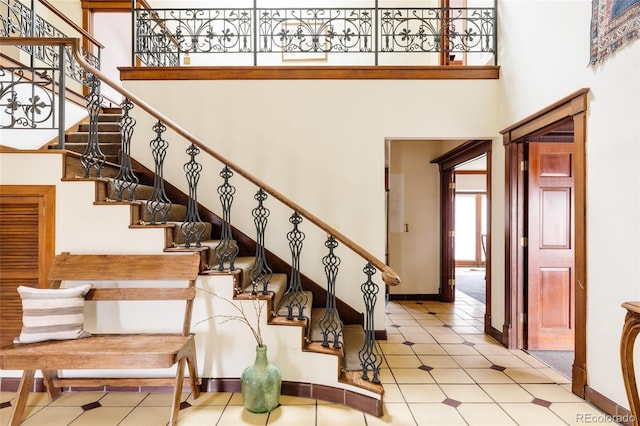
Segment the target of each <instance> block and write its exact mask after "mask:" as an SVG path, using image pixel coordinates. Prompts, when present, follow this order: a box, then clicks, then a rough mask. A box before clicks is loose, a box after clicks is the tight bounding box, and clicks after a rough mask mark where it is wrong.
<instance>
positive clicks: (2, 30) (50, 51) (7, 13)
mask: <svg viewBox="0 0 640 426" xmlns="http://www.w3.org/2000/svg"><path fill="white" fill-rule="evenodd" d="M38 4H39V5H42V6H44V7H45V8H47V9H49V10H50V11H51V12H53V13H54V14H56V15H58V16H60V17H61V19H63V21H65V23H66V25H68V26H70V27H71V31H73V32H74V33H79V34H80V35H81V36H82V37H83V38H84V39H85V40H86V41H87V43H88V44H90V45H91V48H90V49H88V48H85V47H83V48H82V56H83V57H84V59H85V60H86V61H87V62H88V63H89V64H91V66H93V67H94V68H97V69H100V51H101V49H102V47H103V46H102V45H101V44H100V43H99V42H98V41H97V40H95V39H94V38H93V37H91V36H90V35H89V34H87V33H86V32H85V31H84V30H82V28H80V27H78V26H77V25H76V24H75V23H73V22H72V21H71V20H69V19H66V17H64V15H62V14H61V13H60V12H58V11H57V9H55V8H53V7H52V6H50V5H49V3H48V2H46V1H42V0H40V1H36V0H31V2H30V6H29V5H27V4H25V3H23V2H21V1H19V0H0V37H36V38H67V37H70V36H74V35H75V34H65V33H64V32H62V30H60V29H58V28H57V27H56V26H55V25H53V24H52V23H50V22H49V21H47V20H45V19H44V18H42V16H40V15H39V14H37V13H36V6H37V5H38ZM17 47H18V48H19V49H20V50H23V51H24V52H27V53H28V54H29V56H30V58H31V59H32V61H31V66H35V61H39V62H40V63H42V64H44V65H46V66H48V67H53V68H56V67H58V65H59V61H60V60H59V56H60V52H59V51H58V49H57V47H56V46H52V45H41V46H37V45H17ZM64 55H65V61H64V64H65V68H64V70H65V74H66V75H67V76H68V77H69V78H71V79H72V80H75V81H77V82H79V83H82V84H84V83H85V81H86V80H87V77H86V75H85V70H84V68H82V67H80V66H78V63H77V62H76V60H75V59H74V58H73V53H72V52H71V48H70V47H68V46H66V47H65V49H64Z"/></svg>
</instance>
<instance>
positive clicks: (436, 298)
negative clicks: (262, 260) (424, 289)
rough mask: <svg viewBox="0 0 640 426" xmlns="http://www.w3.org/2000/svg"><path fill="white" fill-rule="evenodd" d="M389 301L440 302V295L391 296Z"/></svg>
mask: <svg viewBox="0 0 640 426" xmlns="http://www.w3.org/2000/svg"><path fill="white" fill-rule="evenodd" d="M389 300H401V301H402V300H427V301H435V302H438V301H439V300H440V295H439V294H389Z"/></svg>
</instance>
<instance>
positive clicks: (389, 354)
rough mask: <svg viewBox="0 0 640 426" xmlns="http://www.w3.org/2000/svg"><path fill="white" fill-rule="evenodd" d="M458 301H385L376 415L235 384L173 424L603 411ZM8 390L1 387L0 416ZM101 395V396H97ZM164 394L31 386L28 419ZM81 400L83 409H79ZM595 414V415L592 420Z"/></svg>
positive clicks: (82, 414) (349, 425) (127, 414)
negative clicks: (253, 407) (488, 329)
mask: <svg viewBox="0 0 640 426" xmlns="http://www.w3.org/2000/svg"><path fill="white" fill-rule="evenodd" d="M456 298H457V300H456V302H455V304H448V303H439V302H416V301H403V302H390V303H389V304H388V305H387V309H386V324H385V326H386V329H387V332H388V340H387V341H380V342H379V345H380V348H381V350H382V353H383V355H384V362H383V369H382V371H381V376H380V377H381V381H382V382H383V384H384V387H385V396H384V411H385V415H384V417H382V418H377V417H374V416H370V415H368V414H363V413H362V412H360V411H357V410H352V409H350V408H346V407H344V406H342V405H336V404H329V403H326V402H323V401H320V400H314V399H306V398H296V397H289V396H282V397H281V400H280V402H281V405H280V406H279V407H278V408H277V409H275V410H274V411H272V412H271V413H268V414H252V413H250V412H248V411H246V410H244V409H243V407H242V396H241V395H240V394H236V393H233V394H232V393H205V394H202V395H201V397H200V398H198V399H197V400H193V399H192V398H191V397H189V398H188V399H187V402H188V403H189V404H190V406H188V407H187V408H184V409H183V410H181V412H180V418H179V422H178V423H179V425H198V426H213V425H217V426H237V425H294V426H307V425H317V426H324V425H330V426H340V425H345V426H361V425H368V426H373V425H394V426H410V425H435V426H444V425H491V426H498V425H534V426H551V425H567V424H569V425H579V424H584V423H589V421H587V420H588V419H589V420H590V421H591V422H593V421H597V423H599V424H615V423H611V422H610V423H607V420H608V417H607V416H605V415H604V414H603V413H602V412H600V411H599V410H598V409H596V408H594V407H593V406H591V405H590V404H588V403H586V402H585V401H584V400H582V399H580V398H578V397H577V396H576V395H574V394H572V393H571V391H570V383H569V379H567V378H565V377H563V376H562V375H560V374H559V373H557V372H556V371H555V370H553V369H551V368H549V367H547V366H546V365H545V364H543V363H541V362H540V361H538V360H537V359H535V358H533V357H531V356H529V355H528V354H526V353H525V352H523V351H510V350H508V349H506V348H504V347H503V346H501V345H499V344H497V343H496V342H495V340H493V339H492V338H490V337H488V336H486V335H484V334H483V332H482V329H483V324H482V317H483V315H484V311H483V309H484V305H482V304H481V303H480V302H477V301H476V300H475V299H472V298H470V297H468V296H466V295H464V294H462V293H460V292H458V293H457V295H456ZM13 398H14V395H13V394H6V393H3V394H0V425H3V426H4V425H6V424H7V422H8V418H9V414H10V410H11V407H10V406H9V404H8V402H9V401H11V400H12V399H13ZM96 402H98V404H96ZM170 406H171V394H168V393H152V394H146V393H121V392H108V393H103V392H75V393H67V394H64V395H63V396H62V397H60V398H59V399H58V400H56V401H54V402H49V401H48V398H47V396H46V394H45V393H38V394H32V395H31V399H30V401H29V406H28V407H27V412H26V415H27V416H28V418H27V419H26V420H25V422H24V423H23V424H24V425H25V426H37V425H43V426H56V425H70V426H82V425H87V426H101V425H105V426H107V425H108V426H111V425H122V426H147V425H148V426H156V425H166V424H167V419H168V415H169V407H170ZM83 407H84V408H83ZM594 419H595V420H594Z"/></svg>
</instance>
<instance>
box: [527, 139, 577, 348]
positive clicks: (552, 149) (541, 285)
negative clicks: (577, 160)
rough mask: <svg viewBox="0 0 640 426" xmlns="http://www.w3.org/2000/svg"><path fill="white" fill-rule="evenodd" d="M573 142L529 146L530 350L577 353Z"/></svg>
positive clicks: (528, 319)
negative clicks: (575, 334)
mask: <svg viewBox="0 0 640 426" xmlns="http://www.w3.org/2000/svg"><path fill="white" fill-rule="evenodd" d="M573 164H574V161H573V143H567V142H562V143H554V142H535V143H529V170H528V178H529V179H528V182H529V197H528V203H529V206H528V237H527V238H528V243H527V247H528V250H527V255H528V279H527V284H526V286H527V326H526V329H527V349H535V350H573V349H574V332H575V331H574V330H575V315H574V313H575V312H574V302H575V301H574V286H575V273H574V264H575V259H574V246H575V244H574V232H575V228H574V221H573V214H574V210H575V202H574V171H573Z"/></svg>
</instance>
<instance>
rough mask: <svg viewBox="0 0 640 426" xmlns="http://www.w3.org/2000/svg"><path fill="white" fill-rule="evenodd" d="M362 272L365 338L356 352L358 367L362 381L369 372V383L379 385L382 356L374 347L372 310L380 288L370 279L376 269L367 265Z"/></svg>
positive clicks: (374, 335)
mask: <svg viewBox="0 0 640 426" xmlns="http://www.w3.org/2000/svg"><path fill="white" fill-rule="evenodd" d="M363 272H364V273H365V274H366V275H367V281H366V282H364V283H363V284H362V286H360V289H361V290H362V298H363V299H364V305H365V320H364V334H365V337H364V345H363V346H362V349H360V351H359V352H358V357H359V358H360V365H361V366H362V379H363V380H369V371H371V373H372V374H373V377H372V378H371V382H373V383H376V384H379V383H380V366H381V365H382V354H381V353H380V351H379V349H378V347H377V346H376V332H375V328H374V324H373V308H374V306H375V304H376V300H377V294H378V291H379V289H380V287H379V286H378V285H377V284H376V283H374V282H373V280H372V279H371V277H372V276H373V275H374V274H375V273H376V269H375V268H374V267H373V265H371V264H370V263H367V265H366V266H365V267H364V269H363Z"/></svg>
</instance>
